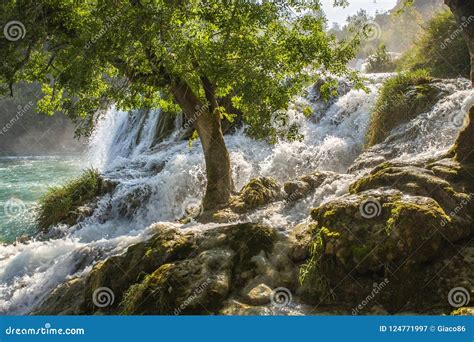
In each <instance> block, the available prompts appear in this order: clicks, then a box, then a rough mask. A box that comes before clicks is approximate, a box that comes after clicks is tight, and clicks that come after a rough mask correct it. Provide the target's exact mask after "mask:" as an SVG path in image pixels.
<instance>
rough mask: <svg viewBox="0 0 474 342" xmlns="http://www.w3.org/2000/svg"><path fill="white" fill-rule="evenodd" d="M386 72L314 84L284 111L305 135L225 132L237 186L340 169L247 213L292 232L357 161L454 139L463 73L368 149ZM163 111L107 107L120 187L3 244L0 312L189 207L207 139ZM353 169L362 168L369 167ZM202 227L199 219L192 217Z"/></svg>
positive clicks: (102, 140)
mask: <svg viewBox="0 0 474 342" xmlns="http://www.w3.org/2000/svg"><path fill="white" fill-rule="evenodd" d="M389 76H390V75H388V74H381V75H367V78H368V81H367V82H366V86H367V88H368V89H369V93H366V92H364V91H363V90H355V89H347V91H344V92H342V93H341V94H339V95H338V96H337V97H336V98H334V99H333V100H332V101H331V103H330V105H327V104H324V103H322V102H321V101H322V100H321V99H320V96H318V94H317V89H315V87H309V88H308V89H307V90H306V92H305V93H304V94H303V95H302V96H300V97H298V98H296V99H295V100H294V103H293V104H292V105H291V106H290V108H289V110H288V113H287V114H288V117H289V122H290V123H291V124H296V125H298V126H299V128H300V132H301V133H302V134H303V136H304V137H303V138H302V139H301V141H294V142H287V141H280V142H278V143H277V144H275V145H269V144H267V143H265V142H263V141H255V140H253V139H251V138H249V137H248V136H246V135H245V133H244V129H240V130H237V131H236V132H235V133H233V134H232V135H228V136H226V137H225V139H226V144H227V147H228V150H229V153H230V156H231V160H232V175H233V178H234V183H235V186H236V188H237V189H240V188H241V187H242V186H244V185H245V184H246V183H247V182H248V181H249V180H250V179H251V178H252V177H256V176H262V175H263V176H271V177H274V178H275V179H277V180H278V181H279V182H285V181H288V180H292V179H295V178H297V177H299V176H303V175H306V174H309V173H312V172H314V171H317V170H325V171H333V172H336V173H338V174H339V175H340V177H338V178H337V179H335V180H333V181H332V182H329V183H327V184H324V186H321V187H320V188H318V189H317V190H316V191H315V193H313V194H312V195H310V196H308V197H307V198H304V199H301V200H300V201H298V202H296V203H293V204H292V205H291V206H288V205H286V204H285V203H284V202H281V203H276V204H274V205H272V206H270V207H268V208H263V209H261V210H258V211H256V212H254V213H252V214H251V215H250V216H249V217H248V219H249V220H252V221H254V222H258V221H260V222H264V223H267V224H270V225H271V226H273V227H275V229H280V230H282V231H288V230H289V229H291V228H292V227H293V226H294V225H295V224H297V223H299V222H301V221H302V220H305V219H307V216H308V210H309V208H311V207H314V206H317V205H319V204H320V203H321V202H323V201H327V200H329V199H331V198H334V197H337V196H340V195H342V194H344V193H346V192H347V188H348V185H349V184H350V182H351V181H353V180H354V178H355V177H356V175H355V174H354V173H350V172H348V171H347V170H348V169H351V165H353V163H354V161H355V160H357V161H360V159H361V158H362V157H363V156H365V157H366V158H375V159H377V158H378V160H384V159H393V158H414V157H415V156H417V155H419V154H427V155H435V154H437V153H442V152H443V151H445V150H446V149H447V148H449V146H450V145H451V144H452V143H453V141H454V140H455V138H456V135H457V133H458V131H459V129H460V126H459V125H458V124H457V122H456V120H453V118H452V115H451V113H461V114H462V103H463V101H464V99H465V98H466V97H467V96H468V95H469V93H470V90H468V89H469V87H468V83H469V82H468V81H467V80H452V81H447V80H446V81H445V82H444V83H445V87H446V95H444V96H443V97H442V98H441V99H440V100H439V101H438V103H437V104H436V105H435V106H434V108H433V109H432V110H431V111H429V112H427V113H423V114H420V115H419V116H418V117H417V118H415V119H414V120H412V121H411V122H409V123H407V124H405V125H402V126H400V127H398V128H396V129H395V130H394V131H393V132H392V134H391V135H390V136H389V137H388V138H387V140H386V141H384V142H383V143H381V144H379V145H376V146H374V147H373V148H371V149H370V150H369V151H367V152H364V153H363V146H364V139H365V134H366V130H367V126H368V122H369V116H370V110H371V108H372V107H373V105H374V103H375V100H376V97H377V92H378V90H379V89H380V86H381V84H382V82H383V80H384V79H385V78H386V77H389ZM307 106H310V107H312V108H313V116H312V117H310V118H307V117H305V116H304V115H303V113H302V110H301V108H304V107H307ZM166 117H167V119H166V121H167V122H168V123H165V122H164V121H163V120H165V119H164V118H165V115H164V114H163V113H160V112H159V111H155V110H137V111H132V112H130V113H127V112H122V111H117V110H115V109H114V108H111V109H110V110H109V111H108V112H107V113H106V115H105V117H104V118H103V120H101V121H100V123H99V125H98V127H97V128H96V131H95V133H94V135H93V137H92V139H91V142H90V146H91V151H90V160H91V163H92V164H93V165H94V166H95V167H98V168H99V169H100V170H101V171H102V172H103V174H104V175H105V177H107V178H109V179H111V180H113V181H114V182H116V183H117V186H116V189H115V190H114V192H113V193H111V194H108V195H106V196H104V197H103V198H101V199H100V200H99V202H98V205H97V208H96V209H95V211H94V213H93V215H92V216H91V217H89V218H87V219H85V220H84V221H82V222H80V223H78V224H76V225H75V226H74V227H70V228H67V229H65V227H56V228H55V229H56V230H57V231H58V232H62V235H57V236H59V237H56V238H54V239H50V240H47V241H41V240H33V241H30V242H26V243H18V244H15V245H4V246H0V314H24V313H28V312H29V311H30V310H31V308H32V307H34V306H35V305H37V304H38V303H40V302H41V300H42V299H43V298H44V297H45V296H46V295H47V294H48V293H49V292H50V291H51V290H52V289H54V288H55V287H56V286H57V285H58V284H60V283H62V282H64V281H65V280H67V279H69V278H70V277H72V276H77V275H80V274H83V273H86V272H89V271H90V269H91V267H92V266H93V264H94V263H96V262H97V261H100V260H103V259H104V258H106V257H108V256H111V255H115V254H118V253H121V252H123V251H124V250H125V249H126V248H127V247H128V246H129V245H130V244H132V243H135V242H138V241H141V240H143V239H146V238H147V237H148V236H149V235H150V234H151V232H150V231H149V230H148V229H147V227H149V226H150V224H152V223H154V222H159V221H165V222H174V221H175V219H176V218H178V217H180V216H182V215H183V213H184V208H183V207H182V206H183V203H186V202H188V201H189V200H199V199H200V198H202V196H203V191H204V188H205V182H206V178H205V165H204V158H203V153H202V150H201V147H200V145H199V143H198V142H196V143H194V144H193V146H192V148H190V147H189V146H188V143H187V141H182V140H180V139H178V136H179V132H178V130H179V127H178V128H176V129H175V131H174V133H172V134H171V135H169V136H167V135H166V134H164V132H165V131H169V130H170V129H169V128H170V124H169V120H170V116H169V115H166ZM160 118H161V120H162V121H161V122H160ZM173 120H174V119H173ZM375 159H374V160H375ZM356 169H357V170H358V171H357V172H361V170H362V169H363V167H362V166H360V167H358V168H356ZM362 171H363V170H362ZM206 227H207V226H204V225H201V224H197V223H194V222H193V223H191V224H188V225H187V226H186V228H190V229H204V228H206Z"/></svg>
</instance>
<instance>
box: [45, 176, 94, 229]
mask: <svg viewBox="0 0 474 342" xmlns="http://www.w3.org/2000/svg"><path fill="white" fill-rule="evenodd" d="M101 183H102V179H101V177H100V173H99V171H98V170H96V169H87V170H86V171H84V173H83V174H82V175H81V176H79V177H78V178H75V179H72V180H70V181H68V182H67V183H66V184H64V185H61V186H55V187H51V188H50V189H49V190H48V192H47V193H46V194H45V195H44V196H43V197H42V198H41V199H40V201H39V204H40V208H39V212H38V215H37V219H36V221H37V224H38V227H39V228H40V229H41V230H46V229H48V228H49V227H51V226H52V225H56V224H58V223H66V224H74V223H75V222H76V220H77V213H76V212H75V210H76V209H77V208H78V207H80V206H82V205H84V204H86V203H87V202H90V201H91V200H92V199H94V198H95V197H96V196H98V195H99V194H100V193H101Z"/></svg>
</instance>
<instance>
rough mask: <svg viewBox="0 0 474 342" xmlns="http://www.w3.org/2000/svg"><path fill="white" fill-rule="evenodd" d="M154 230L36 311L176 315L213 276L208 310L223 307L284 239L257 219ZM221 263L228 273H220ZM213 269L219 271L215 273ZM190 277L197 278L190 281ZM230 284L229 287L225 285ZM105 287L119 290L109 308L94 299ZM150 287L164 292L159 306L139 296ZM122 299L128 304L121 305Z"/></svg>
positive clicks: (59, 289)
mask: <svg viewBox="0 0 474 342" xmlns="http://www.w3.org/2000/svg"><path fill="white" fill-rule="evenodd" d="M148 229H149V230H150V231H151V232H152V233H153V235H152V237H151V238H149V239H148V240H146V241H143V242H139V243H137V244H134V245H131V246H130V247H128V249H127V250H126V251H125V253H123V254H121V255H117V256H112V257H110V258H108V259H106V260H104V261H100V262H98V263H97V264H96V265H95V266H94V267H93V269H92V270H91V272H90V273H88V274H87V275H86V276H82V277H79V278H74V279H72V280H70V281H67V282H66V283H64V284H61V285H60V286H58V287H57V288H56V289H55V290H53V291H52V292H51V293H50V294H49V295H48V296H47V298H46V299H45V300H44V301H43V302H42V303H41V304H40V305H39V306H38V307H37V308H36V309H35V313H37V314H58V313H64V312H67V313H74V314H119V313H137V314H148V313H154V314H164V313H166V314H170V313H171V314H172V313H174V311H173V310H175V309H176V305H178V304H179V305H178V308H179V307H180V305H181V304H182V302H181V301H183V300H185V299H186V298H185V297H186V296H187V295H189V293H194V292H193V291H194V290H196V286H198V285H199V284H198V282H201V284H202V283H203V282H204V280H206V279H207V276H208V275H209V278H210V280H209V281H208V284H207V285H206V289H207V290H205V291H211V292H212V294H211V293H208V295H206V296H207V297H206V298H207V299H206V300H204V299H203V302H202V303H205V304H206V308H208V310H214V311H213V312H217V311H218V310H219V308H220V305H221V304H220V303H221V302H223V301H224V299H226V298H223V297H227V292H229V291H237V290H238V289H239V288H242V287H243V286H244V285H245V283H246V282H247V281H248V279H247V278H245V276H244V275H247V276H248V277H252V276H254V274H253V273H254V270H255V263H254V261H253V258H254V257H256V256H258V255H260V254H262V253H263V254H267V253H270V252H271V251H272V249H273V248H274V244H275V242H276V241H277V240H278V235H277V234H276V232H275V231H274V230H273V229H272V228H271V227H268V226H265V225H260V224H252V223H243V224H235V225H228V226H221V227H216V228H214V229H208V230H204V231H188V232H182V231H180V230H178V229H176V228H175V227H174V226H173V225H163V224H156V225H154V226H152V227H149V228H148ZM216 265H217V266H216ZM216 267H217V268H216ZM219 268H222V272H224V273H219V272H218V269H219ZM211 270H214V271H216V272H213V273H216V274H219V276H218V277H217V278H215V277H214V275H212V274H211V273H212V272H211ZM189 277H190V278H189ZM193 277H194V278H193ZM223 277H224V278H225V279H226V280H225V281H223V280H222V279H223ZM188 278H189V279H193V280H192V281H189V282H187V280H186V279H188ZM176 281H177V282H178V283H181V284H182V288H179V286H177V284H178V283H177V282H176ZM222 281H223V282H222ZM224 283H225V288H226V289H227V290H226V291H223V290H222V289H223V288H224V287H223V286H224ZM169 285H173V286H174V287H173V288H174V289H175V291H176V292H174V293H173V294H170V295H169V296H168V295H167V293H168V292H167V291H169V289H170V287H169ZM104 287H105V288H108V289H109V290H110V291H111V292H112V293H113V295H114V298H115V300H114V301H113V302H112V303H110V304H109V305H107V306H105V307H98V306H97V305H96V304H95V303H94V301H93V296H94V292H95V291H96V290H97V289H99V288H104ZM150 288H153V289H155V290H156V291H158V292H159V293H158V292H156V291H155V290H153V293H155V292H156V296H158V297H154V299H153V300H156V302H153V303H155V304H156V303H158V304H159V305H158V304H156V305H152V302H149V301H148V302H145V303H144V304H143V305H141V304H140V303H138V301H139V299H137V298H139V297H140V296H141V294H142V293H145V292H146V291H148V290H149V289H150ZM218 289H219V290H218ZM165 290H166V291H165ZM202 290H203V291H204V289H202ZM160 291H161V292H160ZM146 293H148V292H146ZM206 293H207V292H206ZM160 296H163V297H160ZM221 296H222V297H221ZM72 298H74V300H72ZM140 298H141V297H140ZM160 298H161V299H160ZM143 299H145V298H143ZM121 302H122V303H123V305H122V307H119V303H121ZM199 302H201V301H199ZM196 305H197V304H196ZM185 307H186V308H187V309H182V310H183V313H184V312H188V313H192V312H197V311H199V310H200V309H202V307H200V306H199V308H200V309H199V308H198V307H196V306H193V305H190V304H189V303H188V304H186V305H185ZM65 308H66V309H67V310H66V309H65ZM65 310H66V311H65ZM180 312H181V311H180ZM201 313H202V312H201Z"/></svg>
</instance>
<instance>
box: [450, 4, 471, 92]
mask: <svg viewBox="0 0 474 342" xmlns="http://www.w3.org/2000/svg"><path fill="white" fill-rule="evenodd" d="M444 3H445V4H446V5H448V6H449V8H450V9H451V12H453V14H454V17H455V18H456V22H457V24H458V25H459V28H460V29H461V30H462V34H463V36H464V39H465V40H466V42H467V46H468V48H469V54H470V55H471V81H472V85H473V87H474V1H472V0H445V1H444Z"/></svg>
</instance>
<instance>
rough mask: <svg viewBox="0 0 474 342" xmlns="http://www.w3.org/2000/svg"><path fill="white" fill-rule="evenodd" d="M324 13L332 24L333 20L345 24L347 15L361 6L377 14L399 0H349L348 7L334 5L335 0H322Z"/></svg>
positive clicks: (393, 5)
mask: <svg viewBox="0 0 474 342" xmlns="http://www.w3.org/2000/svg"><path fill="white" fill-rule="evenodd" d="M321 2H322V4H323V9H324V13H326V17H327V19H328V24H329V25H330V26H331V25H332V23H333V22H337V23H339V24H344V22H345V21H346V18H347V16H349V15H352V14H355V13H357V11H358V10H359V9H361V8H363V9H365V10H366V11H367V12H368V13H369V14H372V15H373V14H375V11H379V12H383V11H386V10H389V9H392V8H393V7H395V5H396V3H397V0H349V3H350V5H349V6H348V7H346V8H342V7H333V3H334V1H333V0H321Z"/></svg>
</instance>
